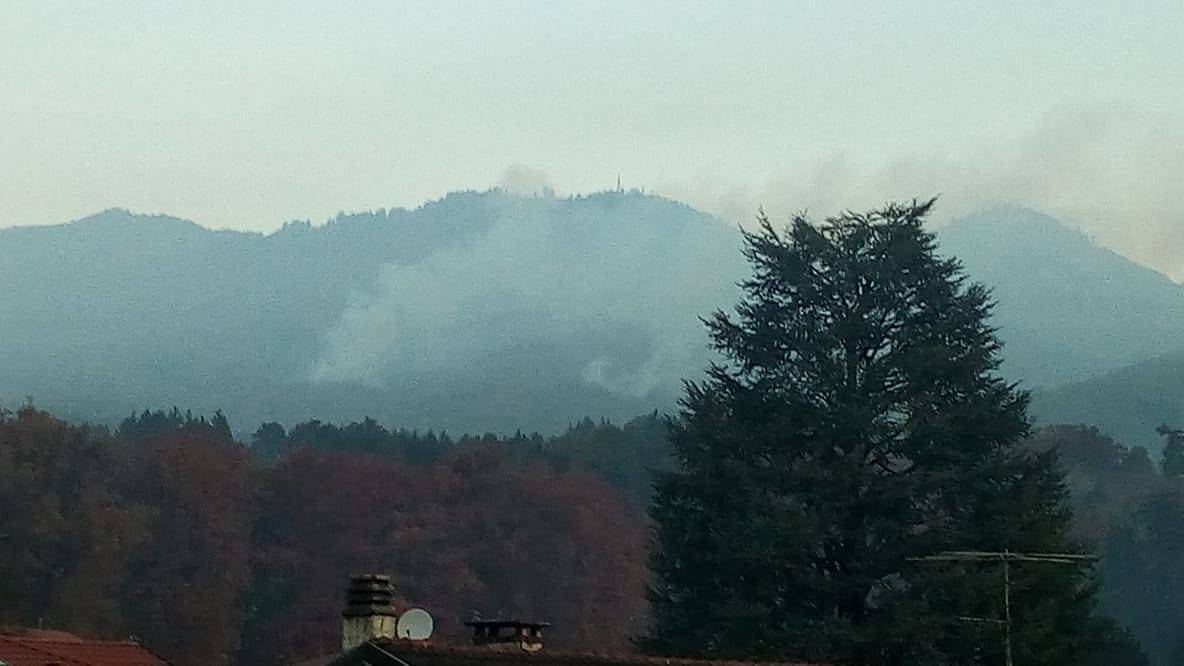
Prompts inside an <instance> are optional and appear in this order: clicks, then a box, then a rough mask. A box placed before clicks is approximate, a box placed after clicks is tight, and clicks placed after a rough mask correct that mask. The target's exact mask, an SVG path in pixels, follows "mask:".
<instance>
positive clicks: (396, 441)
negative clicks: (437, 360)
mask: <svg viewBox="0 0 1184 666" xmlns="http://www.w3.org/2000/svg"><path fill="white" fill-rule="evenodd" d="M162 418H167V419H169V420H170V421H171V423H172V427H176V428H184V427H185V423H186V422H187V420H188V421H192V422H193V423H196V424H198V425H199V426H201V425H204V424H205V421H204V419H200V418H198V419H195V418H194V417H193V416H192V415H182V414H181V413H180V412H179V411H178V410H176V409H175V408H174V410H173V411H172V412H171V414H168V415H165V414H163V413H162V412H147V411H146V412H144V413H143V414H140V415H133V416H131V417H129V418H128V419H126V420H124V422H123V424H122V425H121V426H120V428H119V432H120V433H121V434H123V433H128V434H134V433H137V432H139V431H141V430H143V429H145V424H147V425H148V429H149V430H152V429H155V428H156V427H157V425H158V421H159V420H160V419H162ZM225 423H226V420H225V418H223V417H222V415H221V413H218V414H215V417H214V419H213V420H212V422H211V427H215V428H218V429H225V432H226V433H229V429H228V428H226V426H225ZM490 444H495V445H497V446H498V447H499V448H500V450H502V451H503V454H504V456H505V458H506V461H507V463H509V464H512V465H519V466H521V465H523V464H526V463H531V462H543V463H545V464H546V465H547V466H548V467H550V468H551V469H554V470H556V471H566V470H574V469H582V470H586V471H588V472H591V473H593V474H595V475H596V476H598V477H600V478H601V479H603V480H604V481H607V482H608V483H609V484H611V485H612V486H614V487H616V488H618V489H620V490H623V491H624V492H626V493H627V494H628V495H629V496H630V497H631V498H633V499H634V500H637V501H638V502H641V503H642V504H646V503H648V501H649V496H650V493H651V491H652V482H653V481H652V480H653V472H654V471H657V470H663V469H667V468H669V466H670V465H671V464H672V460H673V459H672V457H671V452H670V447H669V445H668V444H667V441H666V420H665V418H664V417H662V416H660V415H659V414H658V413H657V412H653V413H651V414H648V415H645V416H639V417H637V418H635V419H632V420H631V421H629V422H628V423H625V424H624V425H616V424H614V423H612V422H609V421H605V420H601V421H600V422H595V421H593V420H592V419H590V418H587V417H585V418H584V419H583V420H581V421H579V422H578V423H575V424H572V425H570V426H569V427H568V428H567V430H566V431H565V432H563V433H562V434H560V435H557V436H552V437H543V436H542V435H540V434H539V433H537V432H535V433H531V434H529V435H527V434H524V433H522V432H517V433H515V434H513V435H510V436H499V435H496V434H494V433H485V434H483V435H468V434H466V435H462V436H460V437H457V438H455V439H454V438H453V437H452V436H450V435H449V434H448V433H447V432H441V433H439V434H437V433H435V432H434V431H431V430H428V431H426V432H424V433H420V432H418V431H416V430H405V429H394V430H390V429H387V428H385V427H383V426H382V425H380V424H379V423H378V422H377V421H375V420H374V419H371V418H366V419H363V420H362V421H360V422H354V423H350V424H348V425H344V426H339V425H334V424H332V423H324V422H322V421H319V420H316V419H313V420H310V421H306V422H304V423H299V424H297V425H295V426H293V427H292V429H291V430H286V429H285V428H284V426H282V425H280V424H279V423H264V424H263V425H262V426H260V427H259V429H258V430H256V431H255V433H254V434H253V435H252V436H251V451H252V453H254V454H256V455H257V456H259V457H260V458H261V459H263V460H278V459H281V458H283V457H285V456H287V455H291V454H292V453H294V452H296V451H298V450H300V449H312V450H314V451H322V452H330V451H337V452H349V453H365V454H373V455H383V456H390V457H393V458H395V459H397V460H401V461H405V462H408V463H412V464H418V465H425V464H432V463H435V462H437V461H439V460H441V459H443V458H446V457H448V456H450V455H454V454H456V453H457V452H463V451H471V450H473V449H474V448H480V447H483V446H487V445H490Z"/></svg>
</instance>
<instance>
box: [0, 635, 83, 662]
mask: <svg viewBox="0 0 1184 666" xmlns="http://www.w3.org/2000/svg"><path fill="white" fill-rule="evenodd" d="M0 639H6V640H9V641H11V642H13V643H25V642H26V641H34V642H56V643H60V644H63V645H70V644H72V645H77V643H69V642H68V641H38V640H37V639H27V638H20V637H18V636H12V635H11V634H0ZM24 647H25V648H26V649H28V650H32V651H33V652H40V653H41V654H44V655H46V656H49V657H52V658H53V659H56V660H58V661H60V662H70V663H73V664H78V665H79V666H87V664H86V662H84V661H80V660H78V659H75V658H73V657H69V656H63V655H60V654H55V653H53V652H51V651H49V650H42V649H40V647H39V646H35V645H25V646H24Z"/></svg>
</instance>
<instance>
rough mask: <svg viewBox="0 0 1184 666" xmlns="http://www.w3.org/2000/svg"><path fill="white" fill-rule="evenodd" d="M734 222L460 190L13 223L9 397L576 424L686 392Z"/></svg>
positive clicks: (4, 250)
mask: <svg viewBox="0 0 1184 666" xmlns="http://www.w3.org/2000/svg"><path fill="white" fill-rule="evenodd" d="M742 273H743V263H742V259H741V257H740V255H739V252H738V238H737V235H736V233H735V231H734V230H733V229H732V228H730V227H729V226H728V225H725V224H723V223H722V222H720V221H718V220H716V219H714V218H712V217H710V216H707V215H704V214H702V213H699V212H696V211H694V210H692V209H690V208H688V207H686V206H684V205H682V204H679V203H677V202H673V201H669V200H666V199H662V198H658V197H652V196H644V195H641V194H639V193H625V192H612V193H604V194H600V195H595V196H589V197H579V198H572V199H557V198H554V197H543V198H519V197H514V196H509V195H506V194H503V193H501V192H500V191H491V192H486V193H458V194H453V195H449V196H448V197H446V198H445V199H442V200H440V201H437V202H433V203H430V204H427V205H425V206H423V207H421V208H418V209H416V210H412V211H408V210H392V211H376V212H372V213H364V214H355V215H339V216H338V217H337V219H335V220H333V221H331V222H329V223H328V224H326V225H323V226H312V225H309V224H307V223H295V224H289V225H288V226H286V227H284V229H282V230H281V231H279V232H276V233H274V234H271V235H266V236H265V235H260V234H247V233H238V232H226V231H211V230H207V229H203V228H202V227H200V226H197V225H195V224H193V223H190V222H186V221H182V220H178V219H175V218H168V217H161V216H140V215H132V214H130V213H128V212H126V211H120V210H111V211H106V212H104V213H101V214H99V215H95V216H92V217H89V218H86V219H83V220H79V221H76V222H73V223H71V224H66V225H59V226H51V227H34V228H19V229H7V230H2V231H0V281H2V282H3V284H4V285H5V286H6V289H4V290H3V291H0V312H3V313H4V316H3V318H0V367H3V368H4V370H5V371H4V372H3V373H0V402H2V403H3V404H7V405H9V406H12V405H13V404H15V403H18V402H19V401H21V400H23V399H24V397H25V396H33V397H34V399H35V400H36V401H37V403H38V404H41V405H45V406H47V407H52V408H54V409H57V410H58V411H59V412H60V413H62V414H67V415H69V416H71V417H74V418H86V419H97V420H103V421H111V420H114V419H118V418H121V417H122V416H125V415H127V414H128V413H129V412H130V411H132V410H134V409H140V408H143V407H145V406H150V407H157V406H168V405H172V404H177V405H181V406H183V407H187V408H193V409H195V410H201V411H205V412H210V411H212V410H213V409H216V408H219V407H223V406H228V405H233V406H234V410H233V413H231V415H230V416H231V417H232V420H233V421H234V423H235V424H236V425H237V426H238V427H240V428H253V427H254V426H255V425H257V424H258V423H259V422H261V421H262V420H273V419H274V420H281V421H285V422H289V423H291V422H295V421H297V420H303V419H306V418H311V417H314V416H315V417H317V418H324V419H335V420H349V419H353V418H358V417H360V416H362V415H364V414H370V415H373V416H375V417H376V418H380V419H382V420H384V421H387V422H394V423H398V424H400V425H404V426H407V427H420V428H428V427H435V428H437V429H439V428H441V427H446V428H449V429H453V430H469V431H484V430H500V431H513V430H514V429H516V428H523V429H540V430H543V431H557V430H559V429H562V428H563V427H565V426H566V425H568V424H569V423H572V422H574V421H576V420H578V419H579V418H580V417H582V416H584V415H586V414H592V415H596V416H607V417H611V418H615V419H620V420H624V419H626V418H628V417H631V416H635V415H637V414H640V413H643V412H646V411H649V410H650V409H652V407H653V406H655V405H661V406H663V407H667V406H670V405H673V402H674V400H675V394H676V392H677V390H678V383H677V378H678V377H681V376H684V375H687V374H691V373H693V372H695V369H697V368H700V367H702V366H703V364H704V363H705V362H706V358H707V356H706V354H707V350H706V349H705V339H704V337H703V335H702V331H701V324H700V323H699V321H698V319H697V316H698V315H700V314H701V313H704V312H708V311H710V310H711V309H712V308H714V307H717V306H722V305H726V304H728V303H730V302H732V301H734V300H735V296H734V287H733V286H732V285H733V283H734V281H735V280H736V279H737V278H738V277H739V276H740V275H742Z"/></svg>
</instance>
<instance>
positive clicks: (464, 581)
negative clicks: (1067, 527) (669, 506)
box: [0, 407, 1184, 666]
mask: <svg viewBox="0 0 1184 666" xmlns="http://www.w3.org/2000/svg"><path fill="white" fill-rule="evenodd" d="M1162 434H1163V435H1164V437H1165V442H1166V447H1165V454H1164V456H1163V457H1162V459H1160V460H1153V459H1152V457H1151V456H1150V455H1149V454H1148V452H1147V451H1146V450H1145V449H1142V448H1139V447H1135V448H1128V447H1126V446H1123V445H1122V444H1120V443H1118V442H1115V441H1114V440H1113V439H1111V438H1109V437H1106V436H1105V435H1103V434H1102V433H1100V432H1099V431H1098V430H1097V429H1096V428H1092V427H1087V426H1053V427H1047V428H1042V429H1039V430H1037V431H1036V434H1035V436H1034V437H1033V439H1032V440H1031V441H1030V443H1029V444H1030V446H1031V447H1032V448H1034V449H1035V450H1037V451H1047V450H1050V449H1056V450H1057V452H1058V455H1059V458H1060V463H1061V465H1062V467H1063V468H1064V470H1065V472H1066V478H1067V481H1068V482H1069V486H1070V489H1071V499H1072V507H1073V511H1074V531H1075V534H1076V536H1077V538H1078V539H1080V540H1081V541H1082V542H1083V543H1086V544H1089V545H1092V546H1094V549H1095V552H1097V553H1098V554H1099V555H1100V556H1101V562H1100V564H1099V573H1100V580H1101V585H1102V587H1101V593H1100V601H1101V606H1102V607H1101V610H1102V611H1103V613H1104V614H1106V615H1109V616H1111V617H1114V618H1115V619H1116V620H1117V621H1118V622H1119V623H1120V624H1121V625H1123V626H1126V627H1128V628H1130V630H1131V632H1132V633H1133V634H1134V636H1135V637H1137V638H1138V639H1139V641H1140V643H1141V644H1142V645H1143V646H1144V648H1145V649H1146V650H1147V652H1148V653H1149V656H1150V657H1151V658H1152V661H1153V663H1157V664H1173V663H1181V662H1182V661H1184V619H1182V618H1184V433H1181V432H1179V431H1174V430H1170V429H1163V430H1162ZM670 460H671V459H670V450H669V444H668V443H667V440H666V423H665V419H664V418H663V417H661V416H659V415H657V414H650V415H647V416H643V417H639V418H637V419H634V420H632V421H630V422H628V423H626V424H624V425H616V424H612V423H608V422H604V421H601V422H594V421H592V420H590V419H585V420H583V421H581V422H579V423H576V424H573V425H572V426H571V427H569V428H568V429H567V431H565V432H564V433H562V434H560V435H557V436H552V437H543V436H541V435H538V434H537V433H532V434H529V435H528V434H523V433H516V434H514V435H511V436H506V437H499V436H496V435H493V434H484V435H480V436H473V435H463V436H458V437H453V436H451V435H449V434H448V433H444V432H441V433H434V432H430V431H429V432H423V433H420V432H416V431H408V430H400V429H388V428H385V427H383V426H381V425H380V424H378V423H377V422H375V421H373V420H371V419H365V420H363V421H361V422H358V423H351V424H348V425H334V424H330V423H324V422H320V421H316V420H312V421H308V422H305V423H301V424H297V425H295V426H293V427H292V428H291V429H287V428H284V427H283V426H281V425H279V424H275V423H269V424H264V425H263V426H261V427H260V428H259V429H258V430H257V431H256V432H255V433H254V434H253V435H252V437H251V440H250V442H249V444H246V445H244V444H241V443H239V442H236V441H235V440H234V438H233V436H232V434H231V430H230V427H229V426H228V424H227V421H226V419H225V417H224V416H223V415H222V414H221V413H215V414H214V415H213V416H212V417H210V418H208V419H207V418H205V417H203V416H194V415H192V414H189V413H183V412H181V411H180V410H177V409H173V410H171V411H166V412H161V411H146V412H143V413H141V414H137V415H133V416H131V417H129V418H127V419H125V420H124V421H123V422H122V423H121V424H120V426H119V427H118V428H116V429H115V430H114V431H110V432H109V431H108V430H106V429H105V428H101V427H92V426H87V425H74V424H70V423H66V422H63V421H61V420H59V419H56V418H55V417H53V416H52V415H50V414H48V413H46V412H43V411H39V410H37V409H35V408H32V407H26V408H23V409H21V410H19V411H17V412H15V413H11V412H0V479H3V481H4V482H3V483H2V484H0V624H10V625H25V626H36V625H37V624H44V625H45V626H53V627H60V628H64V629H69V630H74V631H79V632H82V633H84V634H93V635H97V636H120V635H133V634H134V635H136V636H137V637H138V638H139V639H140V640H142V641H144V642H145V644H147V645H148V646H150V647H152V648H153V649H155V650H157V651H159V652H160V653H162V654H164V655H166V656H168V657H169V658H170V659H172V660H173V661H174V663H177V664H179V665H181V666H185V665H187V664H199V663H201V664H233V663H244V664H245V663H250V664H280V663H290V662H293V661H299V660H301V659H305V658H309V657H313V656H316V655H319V654H325V653H329V652H333V651H334V650H335V648H336V645H337V642H338V641H339V630H340V628H339V624H338V622H339V616H338V612H339V610H340V608H341V605H342V592H343V585H344V581H345V580H346V578H347V577H348V576H349V575H350V574H351V573H356V572H360V571H388V572H390V573H392V574H393V575H394V576H395V580H396V585H397V589H398V592H399V594H400V600H401V602H402V603H404V604H406V605H411V604H415V605H420V606H423V607H425V608H427V609H428V610H430V611H431V612H432V613H433V614H434V615H435V617H436V620H437V626H438V628H439V629H438V632H439V636H440V638H441V639H443V640H453V641H463V640H464V638H465V635H464V629H463V627H462V626H461V622H462V621H464V620H466V619H468V618H469V617H470V616H471V614H472V613H474V612H480V613H484V614H486V615H495V614H514V615H522V616H527V617H537V618H542V619H547V620H550V621H552V622H554V623H555V624H556V625H557V626H556V631H555V632H554V633H553V635H552V636H551V637H550V638H549V642H550V643H552V644H553V645H555V646H556V647H558V648H569V649H596V650H627V649H630V647H631V643H630V641H631V639H632V638H633V637H635V636H636V635H637V634H638V633H639V632H640V631H641V630H642V628H643V627H644V625H645V621H646V620H645V618H646V613H647V610H646V609H647V604H646V600H645V593H644V586H645V580H646V567H645V561H646V544H647V529H648V528H647V521H646V518H645V515H644V512H645V508H646V506H648V504H649V495H650V492H651V481H650V479H651V478H652V476H651V473H652V471H654V470H657V469H668V468H669V466H670V465H671V462H670Z"/></svg>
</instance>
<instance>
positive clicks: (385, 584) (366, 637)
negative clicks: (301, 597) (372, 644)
mask: <svg viewBox="0 0 1184 666" xmlns="http://www.w3.org/2000/svg"><path fill="white" fill-rule="evenodd" d="M345 597H346V603H345V611H343V612H342V613H341V615H342V621H341V651H342V652H345V651H348V650H352V649H354V648H356V647H357V646H359V645H361V644H362V643H365V642H367V641H370V640H373V639H375V638H394V637H395V622H396V619H395V608H394V606H393V605H392V602H393V601H394V598H395V587H394V586H393V585H392V584H391V577H390V576H388V575H386V574H365V575H363V576H351V577H350V580H349V588H348V589H347V590H346V594H345Z"/></svg>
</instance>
